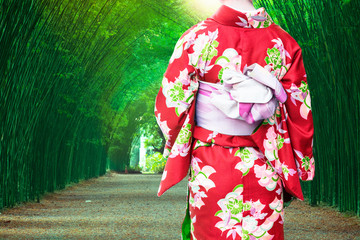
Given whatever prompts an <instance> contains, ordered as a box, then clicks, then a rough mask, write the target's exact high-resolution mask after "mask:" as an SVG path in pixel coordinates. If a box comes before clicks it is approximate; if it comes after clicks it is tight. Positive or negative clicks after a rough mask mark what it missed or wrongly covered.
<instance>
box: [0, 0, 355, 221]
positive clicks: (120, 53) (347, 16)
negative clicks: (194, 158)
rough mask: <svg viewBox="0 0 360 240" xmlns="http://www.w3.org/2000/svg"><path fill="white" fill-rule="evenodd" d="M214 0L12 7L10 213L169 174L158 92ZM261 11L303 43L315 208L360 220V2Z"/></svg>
mask: <svg viewBox="0 0 360 240" xmlns="http://www.w3.org/2000/svg"><path fill="white" fill-rule="evenodd" d="M212 2H213V1H208V2H207V3H206V1H205V0H156V1H155V0H21V1H20V0H0V30H1V31H0V84H1V89H0V101H1V103H0V112H1V132H0V134H1V136H0V138H1V141H0V143H1V144H0V209H5V208H12V207H15V206H17V205H18V204H20V203H24V202H39V201H41V199H42V197H43V196H44V194H46V193H51V192H54V191H57V190H61V189H64V188H66V186H68V185H69V184H76V183H80V182H81V181H83V180H87V179H92V178H97V177H100V176H103V175H105V174H106V172H107V171H115V172H118V173H124V172H126V173H132V172H140V171H145V170H146V171H148V172H161V171H163V169H164V164H165V161H166V160H165V159H164V158H163V157H162V155H161V153H162V152H163V150H164V143H165V139H164V137H163V136H162V133H161V131H160V129H159V128H158V125H157V123H156V119H155V116H154V101H155V97H156V94H157V92H158V91H159V87H160V85H161V81H162V77H163V74H164V72H165V71H166V68H167V66H168V64H169V59H170V57H171V54H172V52H173V50H174V46H175V44H176V42H177V41H178V39H179V37H180V36H181V35H182V34H183V33H184V32H185V31H186V30H187V29H189V28H190V27H191V26H193V25H194V24H196V23H198V22H199V21H201V20H204V19H206V18H207V17H209V16H211V14H212V13H213V12H214V11H215V10H216V7H217V6H218V3H214V4H213V3H212ZM214 2H216V1H214ZM254 4H255V6H256V7H260V6H263V7H265V8H266V9H267V11H268V12H269V14H270V16H272V19H273V20H274V22H275V23H277V24H279V25H280V26H281V27H282V28H283V29H284V30H285V31H287V32H288V33H290V35H291V36H292V37H293V38H294V39H296V41H297V43H298V44H299V45H300V46H301V48H302V52H303V56H304V65H305V68H306V72H307V79H308V83H309V88H310V90H311V92H312V97H311V101H312V111H313V119H314V129H315V133H314V142H313V145H314V158H315V162H316V173H315V178H314V180H313V181H310V182H302V183H301V184H302V187H303V191H304V194H305V201H306V202H308V203H309V204H310V205H312V206H316V205H319V204H325V205H327V206H333V207H335V208H336V209H337V210H338V211H339V212H351V213H352V214H354V215H357V216H360V178H359V174H360V172H359V169H360V137H359V136H360V122H359V121H360V110H359V109H360V93H359V92H360V81H359V75H360V48H359V42H360V32H359V29H360V20H359V17H358V14H359V9H360V1H357V0H339V1H333V0H322V1H319V0H289V1H285V0H280V1H275V0H257V1H255V0H254ZM204 6H206V8H205V7H204ZM141 156H144V157H141ZM142 158H145V159H146V163H142V162H141V161H143V160H141V159H142ZM153 194H154V195H156V192H154V193H153Z"/></svg>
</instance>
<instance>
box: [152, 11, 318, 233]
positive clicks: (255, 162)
mask: <svg viewBox="0 0 360 240" xmlns="http://www.w3.org/2000/svg"><path fill="white" fill-rule="evenodd" d="M254 63H257V64H259V65H260V66H262V67H263V68H265V69H266V70H268V71H269V72H270V73H271V74H272V75H273V76H275V77H276V78H277V79H278V80H279V81H280V82H281V84H282V86H283V88H284V89H285V91H286V93H287V100H286V101H285V103H279V104H278V106H277V108H276V111H275V113H274V115H273V116H271V117H270V118H268V119H265V120H264V121H263V122H262V124H261V125H260V126H259V127H258V128H257V129H255V130H254V132H253V133H252V134H251V135H250V136H248V137H247V138H246V137H243V136H230V135H225V134H221V133H218V132H215V131H211V130H208V129H200V128H198V126H196V122H195V109H196V108H195V101H196V96H197V92H198V86H199V80H201V81H207V82H211V83H217V84H221V83H222V74H223V72H224V70H226V69H231V70H234V71H237V72H244V69H246V67H247V66H250V65H252V64H254ZM155 116H156V118H157V122H158V124H159V126H160V128H161V130H162V132H163V134H164V136H165V139H166V145H165V149H164V157H166V158H167V163H166V166H165V170H164V173H163V177H162V180H161V183H160V186H159V191H158V196H161V195H162V194H163V193H164V192H165V191H167V190H168V189H169V188H171V187H172V186H173V185H175V184H177V183H178V182H180V181H181V180H182V179H183V178H185V177H186V176H187V175H188V172H189V168H190V174H191V176H190V178H189V189H190V194H189V207H190V209H191V211H193V213H192V215H191V221H190V226H191V235H192V239H196V238H198V239H201V237H199V236H196V233H195V232H196V231H197V230H196V229H198V228H197V227H196V226H199V225H201V222H202V221H204V220H203V218H202V217H201V216H200V215H196V214H194V212H199V211H205V210H204V209H207V207H208V206H207V204H210V202H211V201H212V199H211V198H212V197H214V196H215V195H214V194H213V192H214V191H218V190H219V189H218V186H220V185H221V181H222V180H221V179H222V178H221V176H219V174H221V171H220V170H221V167H220V165H221V164H218V165H216V164H217V163H213V162H212V161H213V160H214V159H206V157H204V156H203V157H204V158H199V157H197V156H196V154H195V155H194V154H193V153H194V152H195V151H198V153H199V152H202V151H205V149H208V150H206V151H212V154H216V153H215V151H217V149H218V147H219V146H224V147H223V149H224V150H223V151H224V154H225V153H228V154H230V155H231V157H232V158H233V159H234V161H235V162H236V164H235V165H234V166H233V168H232V169H233V170H234V171H232V170H231V171H232V172H231V174H234V175H236V176H238V174H240V175H241V176H242V177H244V178H250V179H252V180H251V181H253V182H252V183H251V184H256V189H257V190H258V191H264V193H265V194H267V193H271V194H270V195H267V196H271V199H266V202H264V201H265V197H264V199H263V198H256V199H255V198H254V199H252V198H250V199H249V198H247V199H245V198H244V197H243V196H245V195H243V193H244V192H246V191H248V190H246V187H247V186H246V185H245V184H244V185H243V184H242V183H238V184H237V185H236V186H233V187H232V188H231V189H228V190H227V192H226V193H224V194H223V195H222V196H220V198H219V199H218V200H217V202H216V207H217V208H218V210H216V212H215V213H214V214H213V216H212V218H213V219H216V222H215V223H214V224H213V226H212V227H213V229H217V231H218V232H219V234H220V235H221V239H272V238H273V236H275V235H276V233H275V232H274V231H275V230H274V228H277V229H279V228H281V225H282V221H283V219H282V218H283V207H282V206H283V200H282V197H281V194H283V188H284V190H285V191H286V192H288V193H289V194H291V195H293V196H295V197H296V198H298V199H301V200H303V194H302V190H301V185H300V180H303V181H309V180H312V179H313V178H314V173H315V162H314V158H313V122H312V111H311V98H310V91H309V86H308V83H307V76H306V72H305V68H304V65H303V59H302V52H301V48H300V46H299V45H298V44H297V42H296V41H295V40H294V39H293V38H292V37H291V36H290V35H289V34H288V33H286V32H285V31H284V30H283V29H281V28H280V27H279V26H278V25H276V24H274V23H273V22H272V20H271V18H270V17H269V16H268V14H267V13H266V11H265V9H263V8H260V9H259V10H258V11H254V12H246V13H241V12H238V11H236V10H234V9H231V8H229V7H227V6H222V7H220V9H219V10H218V11H217V12H216V13H215V14H214V15H213V16H212V17H210V18H208V19H206V20H205V21H202V22H200V23H199V24H197V25H195V26H193V27H192V28H190V29H189V30H188V31H186V32H185V33H184V34H183V35H182V36H181V37H180V39H179V41H178V42H177V44H176V46H175V49H174V53H173V55H172V56H171V59H170V62H169V66H168V68H167V70H166V72H165V74H164V77H163V81H162V86H161V88H160V90H159V93H158V95H157V97H156V103H155ZM199 129H200V130H199ZM195 130H196V131H195ZM195 136H196V137H195ZM242 141H244V142H245V143H250V145H249V146H248V145H246V144H245V145H241V146H237V145H236V143H238V142H242ZM223 143H224V145H222V144H223ZM228 143H229V145H227V144H228ZM211 149H214V150H211ZM204 154H205V153H204ZM218 158H219V159H221V156H220V155H219V156H218ZM208 162H212V163H211V164H210V163H208ZM219 169H220V170H219ZM223 174H224V173H223ZM282 186H283V187H282ZM219 191H220V190H219ZM210 196H212V197H210ZM211 204H213V203H211ZM211 206H213V207H215V206H214V205H211ZM240 210H241V211H240ZM209 217H210V216H209ZM214 221H215V220H214ZM275 225H276V227H273V226H275ZM209 227H210V226H209ZM200 232H201V231H200ZM214 232H216V231H215V230H214ZM201 234H207V233H200V236H202V235H201ZM209 234H210V233H209ZM274 234H275V235H274ZM276 237H278V236H276ZM216 239H220V237H219V238H216ZM278 239H282V237H281V236H280V237H278Z"/></svg>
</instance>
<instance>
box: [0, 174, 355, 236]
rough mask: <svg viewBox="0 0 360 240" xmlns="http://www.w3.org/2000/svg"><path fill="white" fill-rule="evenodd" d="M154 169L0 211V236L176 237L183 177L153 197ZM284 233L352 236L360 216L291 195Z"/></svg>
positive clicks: (182, 200) (104, 179) (84, 184)
mask: <svg viewBox="0 0 360 240" xmlns="http://www.w3.org/2000/svg"><path fill="white" fill-rule="evenodd" d="M160 177H161V176H160V175H130V174H128V175H122V174H115V173H109V174H107V175H106V176H104V177H100V178H97V179H91V180H88V181H84V182H81V183H80V184H78V185H75V186H72V187H68V188H66V189H65V190H62V191H58V192H56V193H52V194H48V195H47V196H45V197H44V198H43V199H42V200H41V202H40V203H27V204H24V205H22V206H19V207H17V208H13V209H9V210H6V211H3V212H2V213H1V215H0V239H150V240H153V239H154V240H155V239H156V240H158V239H159V240H161V239H164V240H177V239H180V237H179V236H180V227H181V222H182V220H183V217H184V214H185V199H186V182H185V181H183V182H181V183H180V184H178V185H177V186H175V187H174V188H173V189H171V190H169V192H167V193H165V194H164V195H163V196H162V197H161V198H158V197H156V192H157V188H158V184H159V182H160ZM285 217H286V219H285V229H286V232H285V237H286V239H287V240H288V239H289V240H290V239H291V240H292V239H301V240H303V239H305V240H306V239H311V240H314V239H358V240H360V220H359V218H356V217H344V215H343V214H340V213H338V212H336V211H335V210H333V209H332V208H329V207H309V206H308V205H306V204H305V203H303V202H300V201H295V202H293V203H292V204H291V206H290V207H289V208H288V210H287V211H286V213H285Z"/></svg>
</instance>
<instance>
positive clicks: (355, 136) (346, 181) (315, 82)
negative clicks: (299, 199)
mask: <svg viewBox="0 0 360 240" xmlns="http://www.w3.org/2000/svg"><path fill="white" fill-rule="evenodd" d="M257 4H258V6H260V5H262V6H265V7H266V8H267V10H269V12H270V15H271V16H272V17H273V18H274V20H275V21H276V22H277V23H278V24H279V25H280V26H282V27H283V28H284V29H285V30H286V31H288V32H289V33H290V34H291V35H292V36H293V37H294V38H295V39H296V40H297V42H298V43H299V44H300V46H301V47H302V50H303V55H304V64H305V68H306V70H307V76H308V82H309V87H310V91H311V93H312V110H313V117H314V125H315V137H314V151H315V152H314V155H315V161H316V173H315V179H314V181H312V182H310V183H304V184H303V188H304V191H305V193H306V196H307V197H308V198H309V201H310V202H311V203H312V204H317V203H319V202H320V201H322V202H327V203H329V204H331V205H336V206H338V207H339V209H340V210H341V211H347V210H350V211H353V212H356V213H357V215H360V180H359V179H360V178H359V177H358V175H359V169H360V151H359V150H358V149H359V146H360V137H359V136H360V124H359V120H360V111H359V109H360V94H359V90H360V85H359V81H358V76H359V74H360V49H359V47H358V45H359V39H360V32H359V31H358V29H359V27H360V22H359V20H358V17H357V15H358V14H357V12H358V10H357V9H359V7H360V2H359V1H353V0H351V1H331V0H326V1H316V0H301V1H300V0H298V1H272V0H258V1H257Z"/></svg>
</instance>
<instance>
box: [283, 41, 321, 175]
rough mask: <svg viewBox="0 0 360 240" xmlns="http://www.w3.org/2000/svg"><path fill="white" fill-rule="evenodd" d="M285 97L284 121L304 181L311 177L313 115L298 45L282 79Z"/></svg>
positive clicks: (312, 171) (312, 172)
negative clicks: (286, 96)
mask: <svg viewBox="0 0 360 240" xmlns="http://www.w3.org/2000/svg"><path fill="white" fill-rule="evenodd" d="M282 84H283V87H284V89H285V90H286V92H287V95H288V98H287V101H286V102H285V109H286V123H287V127H288V131H289V136H290V141H291V146H292V149H293V152H294V156H295V161H296V165H297V168H298V173H299V177H300V179H301V180H303V181H309V180H312V179H313V178H314V174H315V162H314V158H313V134H314V126H313V117H312V111H311V98H310V91H309V87H308V83H307V77H306V72H305V68H304V64H303V57H302V51H301V48H300V47H298V49H297V50H296V52H295V54H294V57H293V61H292V64H291V66H290V68H289V70H288V72H287V73H286V74H285V76H284V77H283V79H282Z"/></svg>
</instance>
